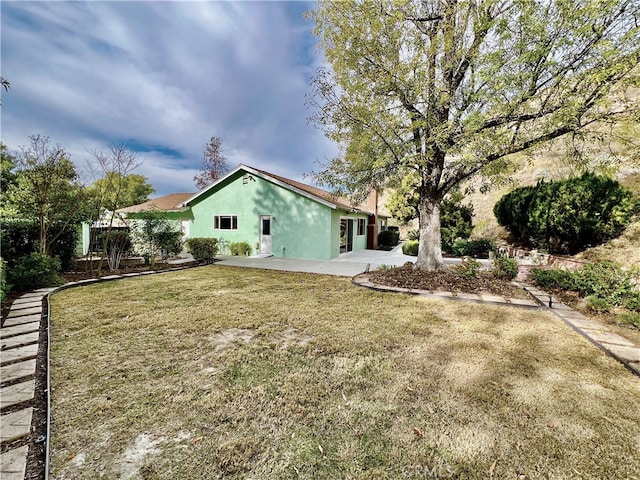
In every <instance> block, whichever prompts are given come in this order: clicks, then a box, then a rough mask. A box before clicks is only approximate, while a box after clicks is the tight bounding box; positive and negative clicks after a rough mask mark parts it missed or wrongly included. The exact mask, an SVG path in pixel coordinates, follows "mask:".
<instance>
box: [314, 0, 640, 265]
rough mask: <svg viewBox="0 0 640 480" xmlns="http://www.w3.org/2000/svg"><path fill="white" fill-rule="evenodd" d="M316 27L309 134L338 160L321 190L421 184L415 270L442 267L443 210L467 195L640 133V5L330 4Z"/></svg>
mask: <svg viewBox="0 0 640 480" xmlns="http://www.w3.org/2000/svg"><path fill="white" fill-rule="evenodd" d="M310 16H311V17H312V18H313V19H314V20H315V22H316V30H315V31H316V33H317V35H318V36H319V37H320V45H321V47H322V48H323V50H324V52H325V56H326V59H327V63H328V66H327V67H321V68H320V69H319V70H318V71H317V74H316V76H315V77H314V81H313V82H314V94H313V96H312V99H311V103H312V104H313V105H314V107H315V113H314V114H313V116H312V120H313V121H315V122H316V123H317V124H318V125H320V126H321V127H322V128H323V129H324V131H325V134H326V135H327V136H328V137H329V138H330V139H332V140H334V141H336V142H337V143H338V144H339V145H340V147H341V152H340V155H339V156H338V157H337V158H335V159H333V160H331V161H330V162H329V163H328V164H326V165H323V166H322V169H321V170H320V171H319V172H317V173H316V176H317V178H318V179H319V180H320V181H323V182H324V183H325V184H328V185H330V186H332V187H333V188H334V189H336V190H346V191H348V192H352V193H353V192H356V193H358V192H359V193H363V192H365V191H366V190H367V189H370V188H372V187H376V186H381V185H387V186H399V185H401V184H402V181H403V179H405V178H406V177H407V176H417V178H418V182H417V186H416V188H415V193H416V194H417V206H418V212H419V221H420V247H419V253H418V259H417V262H416V265H417V267H418V268H423V269H433V268H441V267H443V261H442V252H441V247H440V226H439V224H440V221H439V216H440V204H441V202H442V200H443V199H444V197H445V195H446V194H447V193H448V192H449V191H450V190H451V189H453V188H454V187H456V186H458V185H459V184H460V183H461V182H463V181H464V180H466V179H468V178H470V177H472V176H474V175H477V174H482V175H484V176H485V177H487V178H492V177H495V176H499V175H500V174H501V172H504V171H505V169H506V167H507V165H508V161H509V156H510V155H512V154H514V153H518V152H523V151H526V150H530V149H532V148H534V147H536V146H539V145H542V144H544V143H545V142H548V141H551V140H553V139H556V138H559V137H561V136H563V135H567V134H573V133H578V134H584V133H585V132H586V131H587V130H588V128H589V127H590V126H593V125H594V124H596V123H598V122H614V121H620V120H621V119H626V120H635V121H637V119H638V105H637V101H636V102H635V103H634V100H633V98H632V97H630V96H628V95H627V93H628V90H627V87H629V86H630V85H633V84H634V83H635V84H638V69H637V65H638V63H639V59H640V41H639V38H640V36H639V35H640V28H639V23H640V22H639V19H640V6H639V4H638V2H637V1H632V0H551V1H547V0H544V1H543V0H484V1H482V0H476V1H453V0H449V1H446V0H405V1H400V2H388V1H385V0H372V1H366V2H361V1H356V0H352V1H342V2H331V1H321V2H320V3H319V6H318V8H317V9H316V10H315V11H314V12H311V13H310ZM341 193H345V192H344V191H343V192H341Z"/></svg>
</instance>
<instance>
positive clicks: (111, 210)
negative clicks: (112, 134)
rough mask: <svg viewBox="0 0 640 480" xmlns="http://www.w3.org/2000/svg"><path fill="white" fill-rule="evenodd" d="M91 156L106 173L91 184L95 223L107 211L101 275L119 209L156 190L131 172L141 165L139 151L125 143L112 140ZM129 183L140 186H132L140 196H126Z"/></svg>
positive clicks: (94, 151)
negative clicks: (104, 148) (130, 201)
mask: <svg viewBox="0 0 640 480" xmlns="http://www.w3.org/2000/svg"><path fill="white" fill-rule="evenodd" d="M91 155H92V156H93V158H94V159H95V161H96V163H97V164H98V167H99V169H100V171H101V173H102V175H103V177H102V178H100V179H98V180H96V181H95V182H94V184H93V185H92V186H91V187H90V192H91V198H92V213H91V218H92V222H95V221H97V220H99V219H101V218H103V216H104V215H105V213H107V212H108V219H107V227H106V230H105V231H104V232H103V233H102V235H103V236H104V238H103V241H102V252H101V256H100V261H99V262H98V275H100V272H101V271H102V265H103V261H104V259H105V258H106V257H107V256H108V255H107V249H108V247H109V245H111V244H112V242H111V240H110V238H109V237H110V236H111V234H112V232H113V226H114V222H115V220H116V218H117V213H116V210H117V209H118V208H121V207H123V206H125V204H126V202H125V201H126V200H127V199H128V200H138V199H139V198H140V197H141V196H142V195H143V194H144V192H148V194H150V193H151V192H153V187H151V186H150V185H148V184H146V183H145V182H143V183H142V185H141V186H140V180H142V179H144V178H145V177H143V176H142V175H130V172H131V171H132V170H134V169H135V168H137V167H138V166H139V165H140V164H139V163H138V160H137V158H138V154H137V153H136V152H133V151H131V150H129V148H128V147H127V146H126V145H124V144H116V143H113V144H111V145H109V146H108V147H107V148H106V150H93V151H92V152H91ZM132 177H133V179H132ZM138 177H141V178H138ZM130 184H133V185H138V187H135V188H133V189H132V190H133V191H134V192H137V193H135V195H138V197H137V198H127V190H128V186H130ZM148 187H151V191H149V188H148ZM148 194H147V195H148ZM94 240H95V239H94V238H92V239H91V241H90V244H92V245H93V243H94ZM89 264H90V265H91V268H92V269H93V262H89Z"/></svg>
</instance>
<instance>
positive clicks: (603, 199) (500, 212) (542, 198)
mask: <svg viewBox="0 0 640 480" xmlns="http://www.w3.org/2000/svg"><path fill="white" fill-rule="evenodd" d="M637 209H638V203H637V201H636V200H635V199H634V198H633V194H632V193H631V191H629V190H627V189H626V188H624V187H622V186H621V185H620V184H619V183H618V182H616V181H615V180H612V179H609V178H606V177H603V176H598V175H595V174H592V173H585V174H584V175H582V176H581V177H576V178H570V179H568V180H563V181H559V182H548V183H547V182H539V183H538V184H537V185H535V186H532V187H524V188H517V189H515V190H513V191H512V192H510V193H508V194H507V195H505V196H503V197H502V198H501V199H500V200H499V201H498V202H497V203H496V205H495V207H494V210H493V211H494V214H495V216H496V218H497V220H498V223H499V224H500V225H502V226H503V227H505V228H506V229H507V230H509V231H510V232H511V233H512V234H513V235H514V236H515V237H516V238H517V239H518V240H520V241H524V242H527V243H530V244H532V245H534V246H541V247H543V248H545V249H548V250H549V251H550V252H552V253H570V254H573V253H576V252H579V251H581V250H583V249H584V248H586V247H587V246H592V245H598V244H600V243H603V242H605V241H607V240H609V239H611V238H614V237H616V236H618V235H619V234H620V233H621V232H622V231H623V230H624V228H625V226H627V225H628V224H629V222H630V221H631V219H632V217H633V215H634V213H635V212H636V211H637Z"/></svg>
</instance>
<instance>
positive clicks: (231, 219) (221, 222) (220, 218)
mask: <svg viewBox="0 0 640 480" xmlns="http://www.w3.org/2000/svg"><path fill="white" fill-rule="evenodd" d="M213 229H214V230H237V229H238V216H237V215H214V216H213Z"/></svg>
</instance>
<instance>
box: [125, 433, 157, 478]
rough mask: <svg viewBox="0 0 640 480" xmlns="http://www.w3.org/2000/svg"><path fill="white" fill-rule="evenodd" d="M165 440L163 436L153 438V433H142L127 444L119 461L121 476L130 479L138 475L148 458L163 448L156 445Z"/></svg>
mask: <svg viewBox="0 0 640 480" xmlns="http://www.w3.org/2000/svg"><path fill="white" fill-rule="evenodd" d="M164 442H165V439H163V438H160V439H157V440H152V438H151V435H149V434H148V433H142V434H140V435H139V436H138V437H137V438H136V439H135V440H134V441H133V442H132V443H131V444H129V445H128V446H127V448H126V450H125V451H124V453H123V454H122V457H121V458H120V459H119V461H118V462H117V464H118V469H119V470H120V478H121V479H122V480H128V479H131V478H136V477H138V476H139V474H140V470H141V469H142V467H144V464H145V462H146V461H147V458H148V457H150V456H153V455H158V454H159V453H160V452H161V450H160V449H159V448H156V447H157V446H158V445H159V444H161V443H164Z"/></svg>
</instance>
